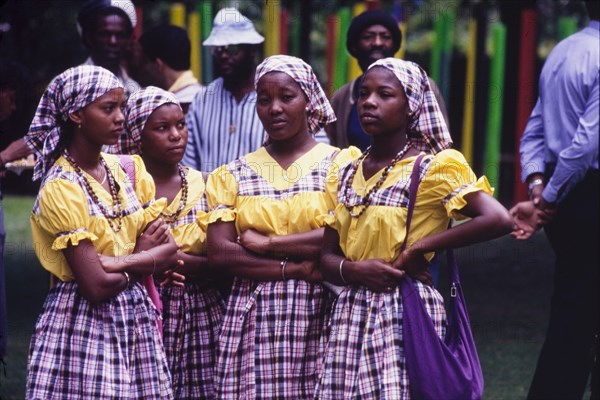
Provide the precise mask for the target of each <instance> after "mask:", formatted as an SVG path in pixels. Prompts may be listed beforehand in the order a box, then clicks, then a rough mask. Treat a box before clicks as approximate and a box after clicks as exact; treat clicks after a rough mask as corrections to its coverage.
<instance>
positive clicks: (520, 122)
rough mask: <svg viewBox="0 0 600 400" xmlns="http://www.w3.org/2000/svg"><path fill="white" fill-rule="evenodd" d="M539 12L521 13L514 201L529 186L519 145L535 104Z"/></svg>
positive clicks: (525, 195) (525, 193) (524, 198)
mask: <svg viewBox="0 0 600 400" xmlns="http://www.w3.org/2000/svg"><path fill="white" fill-rule="evenodd" d="M536 24H537V12H536V11H535V10H534V9H526V10H523V12H522V13H521V47H520V50H519V77H518V82H517V85H518V86H517V87H518V91H517V118H516V131H515V160H517V162H516V163H515V164H516V168H515V180H514V185H515V186H514V188H515V190H514V192H513V193H514V197H513V201H514V203H517V202H519V201H523V200H526V199H527V188H526V187H525V185H524V184H523V183H522V182H521V162H520V157H519V145H520V142H521V136H523V131H524V130H525V126H526V125H527V120H528V119H529V115H530V114H531V111H532V110H533V107H534V105H535V101H536V99H535V97H534V87H535V80H536V78H535V77H534V68H535V57H536V37H537V30H536V26H537V25H536Z"/></svg>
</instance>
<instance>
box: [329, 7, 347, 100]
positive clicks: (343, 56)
mask: <svg viewBox="0 0 600 400" xmlns="http://www.w3.org/2000/svg"><path fill="white" fill-rule="evenodd" d="M351 15H352V12H351V11H350V7H342V8H340V9H339V11H338V18H339V24H338V31H337V32H338V34H337V37H338V40H337V47H336V59H335V74H334V78H335V80H334V82H333V90H334V91H335V90H338V89H339V88H340V87H342V86H344V84H345V83H346V82H347V77H348V60H349V58H350V57H349V55H348V50H346V32H348V27H349V26H350V18H351Z"/></svg>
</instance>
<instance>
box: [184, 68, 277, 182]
mask: <svg viewBox="0 0 600 400" xmlns="http://www.w3.org/2000/svg"><path fill="white" fill-rule="evenodd" d="M186 124H187V128H188V144H187V148H186V151H185V155H184V157H183V161H182V163H183V164H184V165H187V166H189V167H191V168H194V169H197V170H199V171H206V172H210V171H212V170H214V169H215V168H217V167H220V166H221V165H224V164H228V163H229V162H231V161H233V160H235V159H237V158H239V157H240V156H243V155H245V154H247V153H250V152H253V151H255V150H257V149H258V148H259V147H260V146H261V145H262V144H263V142H264V140H265V137H266V135H265V130H264V128H263V126H262V123H261V122H260V119H259V118H258V115H257V114H256V92H254V91H252V92H250V93H248V94H246V96H244V98H243V99H242V100H241V101H240V102H239V103H238V102H237V101H236V99H235V97H234V96H233V94H232V93H230V92H229V91H228V90H227V89H225V87H224V86H223V78H218V79H216V80H214V81H213V82H211V83H210V84H209V85H208V86H206V87H204V88H202V89H201V90H200V92H198V94H197V95H196V97H195V98H194V101H193V102H192V104H191V105H190V109H189V111H188V113H187V115H186Z"/></svg>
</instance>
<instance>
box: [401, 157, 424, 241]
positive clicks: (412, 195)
mask: <svg viewBox="0 0 600 400" xmlns="http://www.w3.org/2000/svg"><path fill="white" fill-rule="evenodd" d="M424 157H425V154H421V155H419V157H417V159H416V161H415V165H414V166H413V169H412V173H411V174H410V185H409V187H408V213H407V214H406V234H405V235H404V243H402V250H401V251H404V250H406V244H407V243H408V232H409V231H410V222H411V221H412V215H413V211H414V210H415V201H416V200H417V191H418V190H419V185H420V184H421V162H422V161H423V158H424Z"/></svg>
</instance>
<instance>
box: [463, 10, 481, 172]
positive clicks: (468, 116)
mask: <svg viewBox="0 0 600 400" xmlns="http://www.w3.org/2000/svg"><path fill="white" fill-rule="evenodd" d="M476 61H477V21H476V20H475V19H471V20H470V21H469V47H468V48H467V77H466V85H465V102H464V110H465V113H464V116H463V132H462V149H461V150H462V153H463V155H464V156H465V159H466V160H467V162H468V163H469V164H471V165H472V163H473V124H474V115H475V74H476Z"/></svg>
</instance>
